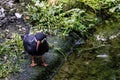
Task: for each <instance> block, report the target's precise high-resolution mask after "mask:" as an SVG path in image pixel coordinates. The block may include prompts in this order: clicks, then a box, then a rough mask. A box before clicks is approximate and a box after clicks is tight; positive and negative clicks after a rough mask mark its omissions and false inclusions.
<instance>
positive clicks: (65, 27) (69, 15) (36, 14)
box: [27, 0, 97, 36]
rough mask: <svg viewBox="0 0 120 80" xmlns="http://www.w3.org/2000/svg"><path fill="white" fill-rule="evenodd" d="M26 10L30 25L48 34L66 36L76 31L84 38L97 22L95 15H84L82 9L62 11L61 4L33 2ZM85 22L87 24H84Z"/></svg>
mask: <svg viewBox="0 0 120 80" xmlns="http://www.w3.org/2000/svg"><path fill="white" fill-rule="evenodd" d="M27 9H28V14H29V15H30V17H31V18H30V21H31V23H32V24H33V25H35V26H36V28H38V29H42V30H43V31H46V32H48V33H50V34H57V33H61V34H62V35H65V36H66V35H68V34H69V32H71V31H78V32H79V34H81V35H82V36H86V35H88V34H89V33H88V29H89V28H90V27H91V25H94V24H95V22H96V21H97V18H96V17H95V16H96V15H95V14H91V13H86V11H85V10H84V9H79V8H72V9H70V10H67V11H64V10H63V4H62V3H59V4H58V5H56V6H48V5H47V3H45V2H43V1H42V2H38V3H37V4H36V1H35V0H34V1H33V3H32V4H31V5H30V4H29V5H28V6H27ZM89 14H91V17H89ZM85 22H86V23H87V22H88V24H84V23H85ZM89 22H90V23H89Z"/></svg>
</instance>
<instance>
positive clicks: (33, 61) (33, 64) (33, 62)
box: [30, 56, 37, 67]
mask: <svg viewBox="0 0 120 80" xmlns="http://www.w3.org/2000/svg"><path fill="white" fill-rule="evenodd" d="M36 65H37V64H36V63H35V60H34V56H32V63H31V65H30V66H31V67H34V66H36Z"/></svg>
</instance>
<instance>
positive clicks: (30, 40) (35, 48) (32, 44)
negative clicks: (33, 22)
mask: <svg viewBox="0 0 120 80" xmlns="http://www.w3.org/2000/svg"><path fill="white" fill-rule="evenodd" d="M21 38H22V40H23V46H24V49H25V51H26V52H27V53H28V54H30V55H31V56H32V63H31V66H32V67H33V66H36V65H37V64H36V63H35V60H34V56H40V57H41V59H42V65H43V66H47V65H48V64H46V63H45V62H44V57H43V56H42V55H43V54H44V53H45V52H48V50H49V45H48V42H47V40H46V35H45V34H43V33H42V32H39V33H36V34H35V35H34V34H30V27H28V28H27V29H26V33H25V34H24V35H22V36H21Z"/></svg>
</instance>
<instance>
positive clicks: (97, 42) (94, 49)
mask: <svg viewBox="0 0 120 80" xmlns="http://www.w3.org/2000/svg"><path fill="white" fill-rule="evenodd" d="M53 80H120V23H119V21H118V22H113V21H105V22H104V23H101V24H100V25H99V26H96V32H95V33H94V35H93V36H92V37H90V38H89V39H88V40H87V41H86V43H85V44H83V45H81V46H79V48H78V49H77V51H76V52H73V53H72V54H71V55H70V56H69V57H68V60H67V61H66V62H65V63H64V65H63V66H62V68H61V69H60V71H59V72H58V74H57V75H56V76H55V77H54V79H53Z"/></svg>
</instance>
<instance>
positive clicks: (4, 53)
mask: <svg viewBox="0 0 120 80" xmlns="http://www.w3.org/2000/svg"><path fill="white" fill-rule="evenodd" d="M22 50H23V46H22V41H21V39H20V36H19V35H18V34H14V35H13V39H11V40H6V41H5V42H3V43H1V44H0V78H1V77H5V76H7V75H8V74H9V73H12V72H17V71H19V69H20V66H19V65H20V62H21V59H19V58H20V56H21V52H22Z"/></svg>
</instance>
